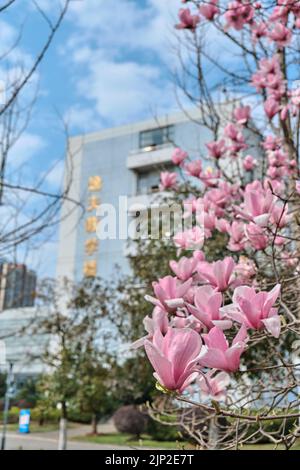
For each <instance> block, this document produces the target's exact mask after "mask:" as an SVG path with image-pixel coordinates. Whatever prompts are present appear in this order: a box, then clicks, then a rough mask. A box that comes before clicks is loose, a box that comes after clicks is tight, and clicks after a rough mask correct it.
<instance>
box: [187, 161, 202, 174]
mask: <svg viewBox="0 0 300 470" xmlns="http://www.w3.org/2000/svg"><path fill="white" fill-rule="evenodd" d="M185 169H186V171H187V173H188V174H189V175H190V176H195V177H196V178H199V176H200V174H201V171H202V162H201V160H194V161H192V162H190V163H187V164H186V165H185Z"/></svg>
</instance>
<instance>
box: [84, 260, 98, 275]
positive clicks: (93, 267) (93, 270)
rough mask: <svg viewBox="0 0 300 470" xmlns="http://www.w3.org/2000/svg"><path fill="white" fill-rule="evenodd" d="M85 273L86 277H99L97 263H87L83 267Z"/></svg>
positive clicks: (93, 261)
mask: <svg viewBox="0 0 300 470" xmlns="http://www.w3.org/2000/svg"><path fill="white" fill-rule="evenodd" d="M83 273H84V275H85V277H96V276H97V261H95V260H92V261H86V262H85V263H84V266H83Z"/></svg>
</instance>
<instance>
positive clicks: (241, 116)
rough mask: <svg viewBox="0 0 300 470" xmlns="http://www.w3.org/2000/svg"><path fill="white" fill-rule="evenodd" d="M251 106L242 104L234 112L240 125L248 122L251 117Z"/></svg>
mask: <svg viewBox="0 0 300 470" xmlns="http://www.w3.org/2000/svg"><path fill="white" fill-rule="evenodd" d="M250 115H251V108H250V106H241V107H239V108H236V109H235V110H234V112H233V116H234V119H235V120H236V122H237V123H238V124H240V125H244V124H247V122H248V121H249V119H250Z"/></svg>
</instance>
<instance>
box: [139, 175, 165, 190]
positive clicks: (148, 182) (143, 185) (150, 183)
mask: <svg viewBox="0 0 300 470" xmlns="http://www.w3.org/2000/svg"><path fill="white" fill-rule="evenodd" d="M159 179H160V175H159V172H158V171H157V170H156V171H155V170H154V171H149V172H147V173H140V174H139V175H138V180H137V194H149V193H152V192H155V191H158V190H159Z"/></svg>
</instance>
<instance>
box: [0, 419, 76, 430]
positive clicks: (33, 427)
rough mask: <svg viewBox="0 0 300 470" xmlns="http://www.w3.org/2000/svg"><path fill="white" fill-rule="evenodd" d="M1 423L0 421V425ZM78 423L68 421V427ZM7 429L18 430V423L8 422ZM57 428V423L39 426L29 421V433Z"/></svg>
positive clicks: (73, 426)
mask: <svg viewBox="0 0 300 470" xmlns="http://www.w3.org/2000/svg"><path fill="white" fill-rule="evenodd" d="M2 425H3V424H2V423H1V422H0V427H1V426H2ZM77 426H78V425H77V424H75V423H68V428H69V429H70V428H75V427H77ZM7 430H8V431H10V432H18V431H19V424H18V423H13V424H8V425H7ZM58 430H59V424H58V423H46V424H44V425H43V426H40V425H39V423H37V422H35V421H31V423H30V433H43V432H53V431H58Z"/></svg>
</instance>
